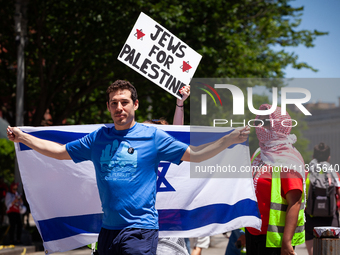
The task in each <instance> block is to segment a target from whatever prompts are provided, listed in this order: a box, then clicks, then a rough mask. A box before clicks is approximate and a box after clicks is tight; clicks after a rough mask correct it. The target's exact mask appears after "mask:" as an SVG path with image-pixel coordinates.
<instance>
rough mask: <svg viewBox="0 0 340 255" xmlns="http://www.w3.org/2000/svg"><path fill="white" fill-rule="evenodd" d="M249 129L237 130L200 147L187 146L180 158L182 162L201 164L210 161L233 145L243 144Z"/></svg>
mask: <svg viewBox="0 0 340 255" xmlns="http://www.w3.org/2000/svg"><path fill="white" fill-rule="evenodd" d="M249 130H250V128H249V127H248V126H246V127H244V128H237V129H235V130H234V131H233V132H231V133H230V134H228V135H225V136H223V137H222V138H220V139H218V140H216V141H215V142H211V143H208V144H203V145H200V146H191V145H190V146H189V147H188V148H187V150H186V151H185V152H184V154H183V156H182V159H181V160H182V161H190V162H202V161H204V160H207V159H210V158H212V157H214V156H215V155H217V154H218V153H220V152H221V151H223V150H225V149H226V148H228V147H229V146H230V145H232V144H235V143H243V142H245V141H246V140H247V139H248V136H249V133H250V131H249Z"/></svg>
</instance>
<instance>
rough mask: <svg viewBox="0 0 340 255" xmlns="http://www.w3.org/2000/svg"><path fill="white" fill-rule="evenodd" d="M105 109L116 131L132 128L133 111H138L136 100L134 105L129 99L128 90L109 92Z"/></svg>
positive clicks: (133, 120)
mask: <svg viewBox="0 0 340 255" xmlns="http://www.w3.org/2000/svg"><path fill="white" fill-rule="evenodd" d="M109 98H110V100H109V102H108V103H106V104H107V109H108V110H109V112H110V113H111V118H112V119H113V122H114V124H115V128H116V129H117V130H124V129H129V128H131V127H133V125H134V124H135V111H136V110H137V109H138V100H136V102H135V103H134V102H133V101H132V99H131V92H130V91H129V90H128V89H123V90H117V91H115V92H111V93H110V96H109Z"/></svg>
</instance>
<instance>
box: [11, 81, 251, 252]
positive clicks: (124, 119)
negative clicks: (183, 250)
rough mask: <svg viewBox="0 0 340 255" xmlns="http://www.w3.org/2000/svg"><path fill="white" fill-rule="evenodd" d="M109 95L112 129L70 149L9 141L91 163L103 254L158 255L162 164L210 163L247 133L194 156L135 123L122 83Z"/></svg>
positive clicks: (32, 140)
mask: <svg viewBox="0 0 340 255" xmlns="http://www.w3.org/2000/svg"><path fill="white" fill-rule="evenodd" d="M106 93H107V109H108V110H109V112H110V113H111V117H112V119H113V122H114V126H112V127H101V128H99V129H98V130H96V131H94V132H92V133H90V134H88V135H86V136H84V137H83V138H81V139H78V140H75V141H72V142H69V143H67V144H59V143H55V142H52V141H49V140H43V139H39V138H37V137H34V136H32V135H29V134H26V133H23V132H22V131H21V130H20V129H19V128H17V127H8V128H7V136H8V139H9V140H11V141H13V142H21V143H23V144H25V145H26V146H28V147H30V148H32V149H34V150H36V151H37V152H39V153H41V154H43V155H45V156H48V157H52V158H55V159H60V160H70V159H72V160H73V161H74V162H76V163H79V162H82V161H86V160H90V161H92V162H93V164H94V167H95V171H96V179H97V186H98V190H99V195H100V199H101V203H102V209H103V212H104V216H103V222H102V229H101V231H100V234H99V237H98V251H99V254H101V255H104V254H133V255H136V254H156V248H157V240H158V214H157V210H156V209H155V199H156V180H157V169H158V164H159V162H160V161H170V162H173V163H176V164H180V163H181V161H193V162H201V161H204V160H207V159H209V158H211V157H213V156H215V155H217V154H218V153H219V152H221V151H223V150H224V149H226V148H227V147H229V146H230V145H232V144H235V143H242V142H244V141H246V140H247V138H248V134H249V127H245V128H240V129H235V130H234V131H233V132H232V133H230V134H228V135H225V136H223V137H222V138H220V139H219V140H217V141H216V142H213V143H210V144H207V145H203V146H200V147H199V148H195V151H193V150H191V149H190V146H188V145H186V144H184V143H182V142H179V141H177V140H175V139H174V138H173V137H171V136H170V135H168V134H167V133H165V132H164V131H162V130H159V129H157V128H155V127H148V126H145V125H143V124H139V123H136V121H135V111H136V110H137V109H138V98H137V91H136V89H135V87H134V86H132V85H131V84H130V83H129V82H127V81H122V80H118V81H116V82H114V83H113V84H112V85H110V86H109V87H108V89H107V91H106Z"/></svg>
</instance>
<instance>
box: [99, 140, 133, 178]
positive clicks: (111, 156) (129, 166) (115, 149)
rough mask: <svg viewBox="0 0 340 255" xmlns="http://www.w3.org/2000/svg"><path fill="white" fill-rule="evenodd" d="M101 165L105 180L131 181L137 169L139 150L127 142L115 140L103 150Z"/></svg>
mask: <svg viewBox="0 0 340 255" xmlns="http://www.w3.org/2000/svg"><path fill="white" fill-rule="evenodd" d="M100 165H101V174H102V178H105V180H131V177H133V175H134V173H135V172H136V169H137V150H134V149H133V148H132V147H131V146H130V144H129V143H127V142H126V141H122V142H121V143H119V142H118V141H117V140H114V141H113V142H112V144H108V145H106V147H105V149H104V150H102V154H101V157H100Z"/></svg>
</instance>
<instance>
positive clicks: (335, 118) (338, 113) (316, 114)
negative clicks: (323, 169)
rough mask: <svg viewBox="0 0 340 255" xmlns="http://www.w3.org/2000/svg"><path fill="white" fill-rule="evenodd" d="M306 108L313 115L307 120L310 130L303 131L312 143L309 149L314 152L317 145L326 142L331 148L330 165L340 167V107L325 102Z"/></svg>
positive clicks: (310, 104)
mask: <svg viewBox="0 0 340 255" xmlns="http://www.w3.org/2000/svg"><path fill="white" fill-rule="evenodd" d="M339 105H340V98H339ZM304 106H305V107H306V109H308V110H309V111H310V113H311V114H312V116H307V117H306V118H305V120H306V122H307V125H308V129H307V130H304V131H303V136H304V137H305V138H307V139H308V140H309V141H310V143H309V145H308V149H309V150H311V151H313V148H314V146H315V145H316V144H319V143H320V142H324V143H325V144H327V145H328V146H329V147H330V148H331V161H330V163H331V164H333V165H335V164H337V167H340V107H337V106H336V105H335V103H323V102H317V103H309V104H305V105H304ZM306 163H307V162H306Z"/></svg>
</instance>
